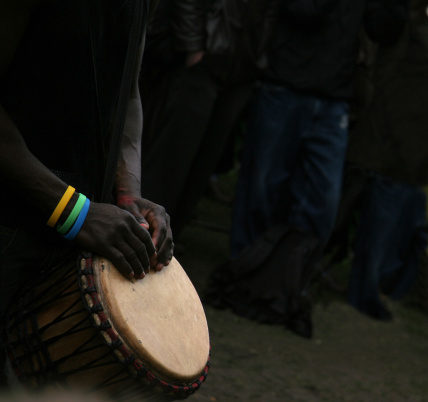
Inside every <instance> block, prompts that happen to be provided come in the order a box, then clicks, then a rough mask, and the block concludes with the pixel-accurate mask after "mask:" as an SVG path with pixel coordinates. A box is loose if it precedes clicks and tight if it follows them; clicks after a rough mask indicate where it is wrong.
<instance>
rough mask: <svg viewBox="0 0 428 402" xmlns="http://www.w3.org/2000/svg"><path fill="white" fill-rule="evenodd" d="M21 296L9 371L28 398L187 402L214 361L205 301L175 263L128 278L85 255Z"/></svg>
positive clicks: (12, 318)
mask: <svg viewBox="0 0 428 402" xmlns="http://www.w3.org/2000/svg"><path fill="white" fill-rule="evenodd" d="M75 265H76V264H75V263H68V264H66V265H65V266H64V267H62V268H60V269H55V270H49V272H45V273H44V274H43V275H42V278H41V280H40V282H39V283H37V284H33V285H32V286H31V288H29V289H26V290H24V291H23V292H22V294H21V295H20V297H18V298H17V301H16V303H15V304H14V305H13V306H12V308H11V310H10V312H9V314H8V321H7V328H6V343H7V347H8V354H9V359H10V365H11V366H12V367H13V368H14V370H15V373H16V375H17V377H18V379H19V380H20V382H21V383H22V384H23V385H24V386H25V387H26V388H28V389H30V390H41V389H46V388H52V387H53V388H56V389H58V388H60V389H70V388H71V389H74V390H78V391H83V392H85V393H91V392H93V393H96V394H105V395H107V396H109V397H114V398H117V399H123V400H126V401H132V400H146V399H147V400H152V399H153V397H159V398H161V399H162V400H176V399H183V398H186V397H188V396H189V395H191V394H192V393H194V392H195V391H196V390H197V389H199V387H200V385H201V384H202V382H203V381H204V380H205V378H206V376H207V373H208V368H209V360H210V345H209V332H208V325H207V322H206V318H205V313H204V310H203V306H202V304H201V301H200V299H199V296H198V294H197V292H196V290H195V288H194V287H193V285H192V283H191V281H190V279H189V278H188V277H187V275H186V273H185V272H184V270H183V268H182V267H181V265H180V264H179V263H178V261H177V260H176V259H175V258H173V259H172V261H171V263H170V264H169V265H168V266H166V267H164V269H163V270H161V271H159V272H156V271H151V272H150V273H148V274H146V276H145V278H144V279H142V280H129V279H126V278H125V277H123V276H122V275H121V274H120V273H119V272H118V270H117V269H116V268H115V267H114V266H113V265H112V264H111V263H110V262H109V261H108V260H106V259H104V258H101V257H96V256H92V255H91V254H89V253H85V254H83V258H79V259H78V264H77V265H78V266H77V278H76V267H75Z"/></svg>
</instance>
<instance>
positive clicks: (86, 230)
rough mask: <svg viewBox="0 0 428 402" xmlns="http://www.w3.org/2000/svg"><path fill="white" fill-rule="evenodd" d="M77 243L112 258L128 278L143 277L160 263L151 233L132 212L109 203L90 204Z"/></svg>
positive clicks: (114, 263)
mask: <svg viewBox="0 0 428 402" xmlns="http://www.w3.org/2000/svg"><path fill="white" fill-rule="evenodd" d="M76 242H77V243H78V244H79V245H80V246H81V247H82V248H84V249H85V250H88V251H92V252H94V253H96V254H98V255H101V256H103V257H105V258H107V259H109V260H110V261H111V262H112V263H113V265H114V266H115V267H116V268H117V269H118V270H119V272H121V273H122V275H124V276H125V277H127V278H136V279H142V278H144V276H145V272H148V271H149V269H150V265H152V266H155V265H154V263H155V261H157V259H156V249H155V245H154V244H153V242H152V238H151V236H150V233H149V232H148V230H147V229H145V228H144V227H143V226H141V225H140V223H139V222H137V220H136V219H135V217H134V216H133V215H132V214H131V213H129V212H128V211H126V210H124V209H123V208H118V207H117V206H114V205H110V204H101V203H95V202H92V203H91V205H90V208H89V212H88V215H87V217H86V220H85V223H84V224H83V226H82V229H81V230H80V232H79V234H78V235H77V236H76ZM171 243H172V240H171ZM151 259H152V260H153V262H151Z"/></svg>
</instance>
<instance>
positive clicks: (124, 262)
mask: <svg viewBox="0 0 428 402" xmlns="http://www.w3.org/2000/svg"><path fill="white" fill-rule="evenodd" d="M40 2H41V1H34V0H22V1H18V0H3V1H1V2H0V75H1V74H3V73H4V72H5V71H6V70H7V69H8V67H9V65H10V63H11V61H12V60H13V57H14V54H15V51H16V49H17V47H18V45H19V43H20V38H21V37H22V34H23V33H24V32H25V29H26V24H27V22H28V19H29V16H30V15H31V11H32V9H33V7H34V6H35V5H37V4H38V3H40ZM141 51H142V48H141ZM138 60H139V62H141V57H140V58H138ZM137 70H138V71H139V64H138V65H137V66H136V68H135V71H136V72H137ZM135 75H137V74H135ZM134 81H135V82H136V79H135V80H134ZM135 87H136V85H135V86H134V91H133V92H132V96H131V100H130V104H129V108H128V114H127V123H126V127H125V133H124V139H123V144H122V149H121V151H122V152H121V161H120V163H119V168H118V174H117V178H116V186H117V195H118V197H117V201H118V205H119V207H118V206H114V205H110V204H102V203H95V202H92V203H91V207H90V209H89V212H88V216H87V218H86V220H85V223H84V225H83V227H82V229H81V231H80V232H79V234H78V235H77V237H76V239H75V241H76V242H77V243H78V244H79V246H81V247H82V248H84V249H86V250H89V251H92V252H94V253H96V254H99V255H102V256H103V257H105V258H108V259H110V260H111V261H112V263H113V264H114V265H115V266H116V267H117V268H118V269H119V271H120V272H121V273H122V274H123V275H124V276H126V277H128V278H131V277H135V278H142V277H144V271H145V270H146V271H147V270H148V269H149V268H150V265H151V266H152V267H156V269H157V270H159V269H162V267H163V266H164V265H167V264H168V263H169V261H170V259H171V258H172V250H173V242H172V235H171V229H170V226H169V218H168V216H167V215H166V213H165V211H164V210H163V208H161V207H159V206H158V205H156V204H154V203H151V202H150V201H148V200H145V199H143V198H141V193H140V188H139V169H140V163H139V156H140V148H139V147H140V145H141V132H142V130H141V124H142V118H141V116H142V112H141V106H138V104H139V94H138V92H137V91H136V90H135ZM0 175H1V177H2V179H3V180H4V181H5V183H6V185H7V186H8V188H9V189H10V190H11V191H13V192H14V193H16V195H18V196H21V197H25V199H26V201H27V202H28V205H29V206H31V208H32V209H33V210H34V213H35V214H39V215H40V216H41V217H43V219H45V220H46V221H47V220H48V218H49V216H50V215H51V214H52V211H53V210H54V209H55V207H56V205H57V204H58V202H59V200H60V199H61V197H62V195H63V194H64V192H65V191H66V189H67V187H68V184H67V183H65V182H63V181H62V180H61V179H59V178H58V177H57V176H55V175H54V174H53V173H52V172H51V171H50V170H49V169H48V168H47V167H46V166H44V165H43V164H42V163H41V161H39V160H38V159H37V158H35V156H34V155H33V154H32V153H31V152H30V150H29V149H28V148H27V146H26V144H25V141H24V139H23V137H22V135H21V133H20V132H19V130H18V128H17V127H16V125H15V124H14V122H13V121H12V120H11V118H10V117H9V116H8V114H7V112H6V111H5V110H4V108H3V107H2V106H1V105H0ZM76 190H77V191H79V190H78V189H76ZM76 199H77V195H76V194H75V195H74V196H73V198H72V200H71V202H70V203H69V205H68V206H67V208H66V211H65V213H64V214H63V215H64V216H67V215H68V213H69V212H70V211H71V209H72V207H73V204H74V202H75V201H76ZM136 218H137V219H136ZM141 223H143V225H141ZM53 230H54V229H53ZM156 249H157V250H158V252H157V253H156Z"/></svg>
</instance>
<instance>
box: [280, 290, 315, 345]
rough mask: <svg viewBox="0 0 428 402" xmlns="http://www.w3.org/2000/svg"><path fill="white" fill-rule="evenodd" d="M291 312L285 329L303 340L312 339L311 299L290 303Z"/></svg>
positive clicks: (295, 300) (294, 300)
mask: <svg viewBox="0 0 428 402" xmlns="http://www.w3.org/2000/svg"><path fill="white" fill-rule="evenodd" d="M290 306H291V310H292V311H291V312H290V314H289V315H288V318H287V319H286V321H285V327H286V328H287V329H289V330H290V331H292V332H294V333H295V334H296V335H299V336H301V337H302V338H306V339H311V338H312V333H313V328H312V303H311V302H310V300H309V299H306V300H304V299H303V298H301V299H299V300H297V299H293V300H292V302H291V303H290Z"/></svg>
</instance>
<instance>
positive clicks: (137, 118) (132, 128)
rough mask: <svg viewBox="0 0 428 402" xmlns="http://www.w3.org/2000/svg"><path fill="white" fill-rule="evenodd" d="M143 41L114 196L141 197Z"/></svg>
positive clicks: (129, 106)
mask: <svg viewBox="0 0 428 402" xmlns="http://www.w3.org/2000/svg"><path fill="white" fill-rule="evenodd" d="M143 50H144V39H143V40H142V41H141V44H140V47H139V51H138V55H137V57H136V63H135V67H134V73H133V80H132V89H131V94H130V97H129V102H128V108H127V112H126V119H125V127H124V132H123V137H122V144H121V149H120V154H119V161H118V166H117V172H116V181H115V184H116V186H115V187H116V196H117V197H120V196H123V195H126V196H133V197H141V137H142V134H143V108H142V106H141V97H140V90H139V76H140V69H141V61H142V58H143Z"/></svg>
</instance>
